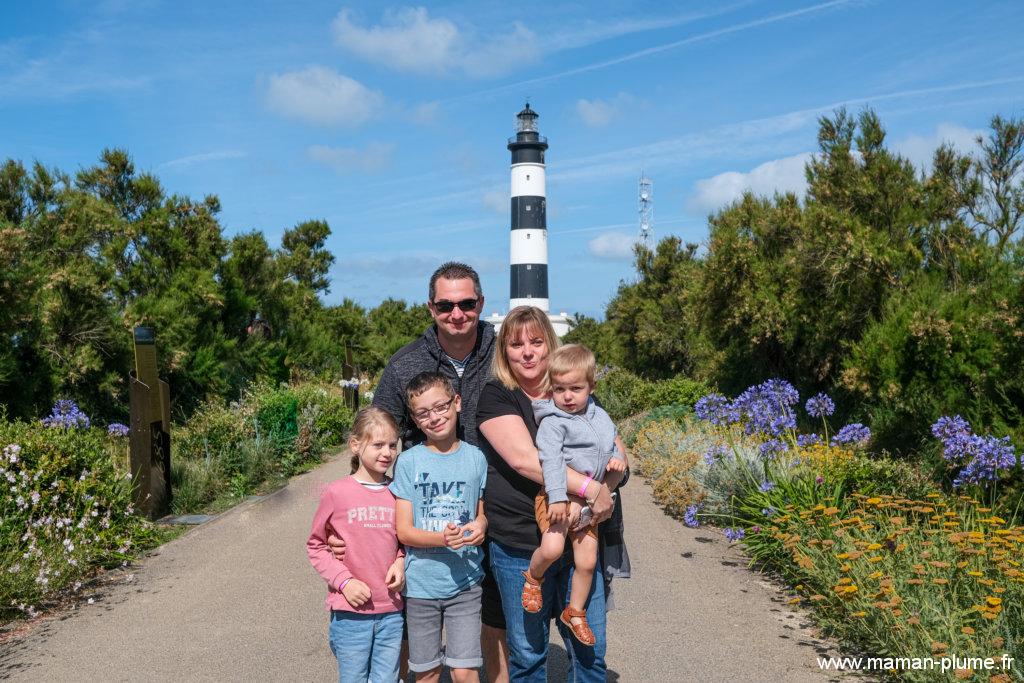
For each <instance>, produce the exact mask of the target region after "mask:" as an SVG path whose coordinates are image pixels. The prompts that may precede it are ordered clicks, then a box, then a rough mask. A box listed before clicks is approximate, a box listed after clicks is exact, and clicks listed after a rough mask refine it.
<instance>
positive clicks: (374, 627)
mask: <svg viewBox="0 0 1024 683" xmlns="http://www.w3.org/2000/svg"><path fill="white" fill-rule="evenodd" d="M402 621H403V620H402V613H401V612H387V613H385V614H359V613H356V612H345V611H341V610H333V611H332V612H331V622H330V624H331V625H330V629H329V631H328V643H329V644H330V646H331V652H333V653H334V656H335V657H336V658H337V660H338V681H340V683H366V682H367V681H369V682H370V683H394V681H397V680H398V664H399V662H398V659H399V653H400V651H401V648H402Z"/></svg>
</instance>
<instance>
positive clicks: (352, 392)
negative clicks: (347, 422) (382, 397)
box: [341, 344, 359, 413]
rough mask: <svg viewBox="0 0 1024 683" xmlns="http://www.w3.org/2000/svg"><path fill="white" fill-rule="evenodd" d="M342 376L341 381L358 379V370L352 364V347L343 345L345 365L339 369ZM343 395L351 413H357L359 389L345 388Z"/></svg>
mask: <svg viewBox="0 0 1024 683" xmlns="http://www.w3.org/2000/svg"><path fill="white" fill-rule="evenodd" d="M341 371H342V374H344V375H345V377H344V378H343V379H345V380H346V381H347V380H350V379H359V368H358V367H356V365H355V364H354V363H353V362H352V347H351V346H349V345H348V344H345V363H344V365H343V366H342V368H341ZM343 393H344V395H345V404H346V405H347V406H348V407H349V408H351V409H352V412H353V413H356V412H359V387H354V388H350V387H345V388H344V390H343Z"/></svg>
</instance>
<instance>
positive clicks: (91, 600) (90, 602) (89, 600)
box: [86, 598, 96, 605]
mask: <svg viewBox="0 0 1024 683" xmlns="http://www.w3.org/2000/svg"><path fill="white" fill-rule="evenodd" d="M86 602H87V603H89V604H90V605H91V604H92V603H94V602H96V601H95V600H93V599H92V598H89V599H88V600H86Z"/></svg>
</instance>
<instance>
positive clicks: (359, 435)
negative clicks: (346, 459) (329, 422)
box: [348, 406, 398, 474]
mask: <svg viewBox="0 0 1024 683" xmlns="http://www.w3.org/2000/svg"><path fill="white" fill-rule="evenodd" d="M377 428H387V429H390V430H391V431H392V432H393V433H394V434H395V437H396V438H397V437H398V423H396V422H395V418H394V417H392V416H391V413H389V412H388V411H386V410H384V409H382V408H378V407H376V406H367V407H366V408H363V409H362V410H360V411H359V412H358V413H356V417H355V419H354V420H353V421H352V431H350V432H349V433H348V447H349V450H351V451H352V474H355V472H356V470H358V469H359V454H358V453H356V452H355V448H353V446H354V445H355V443H357V442H361V441H367V440H368V439H371V438H373V430H374V429H377Z"/></svg>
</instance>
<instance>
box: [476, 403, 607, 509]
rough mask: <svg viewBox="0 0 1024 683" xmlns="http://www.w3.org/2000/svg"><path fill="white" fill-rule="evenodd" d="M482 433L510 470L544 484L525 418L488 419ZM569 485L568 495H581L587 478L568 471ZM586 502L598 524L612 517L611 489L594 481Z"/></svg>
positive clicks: (542, 472) (481, 426)
mask: <svg viewBox="0 0 1024 683" xmlns="http://www.w3.org/2000/svg"><path fill="white" fill-rule="evenodd" d="M479 427H480V433H481V434H483V436H484V438H485V439H487V443H489V444H491V447H493V448H494V450H495V452H497V454H498V455H500V456H501V459H502V460H504V461H505V462H506V463H508V466H509V467H511V468H512V469H514V470H515V471H516V472H518V473H519V474H521V475H522V476H524V477H526V478H527V479H529V480H530V481H535V482H537V483H538V484H543V483H544V471H543V470H542V469H541V466H540V456H539V455H538V454H537V447H536V446H535V445H534V444H533V439H532V438H530V430H528V429H527V428H526V423H525V422H523V418H521V417H519V416H518V415H499V416H497V417H492V418H489V419H488V420H485V421H484V422H481V423H480V424H479ZM566 481H567V484H568V489H569V492H570V493H571V494H573V495H578V494H579V491H580V487H582V486H583V483H584V482H586V481H587V477H586V476H584V475H582V474H580V473H579V472H576V471H575V470H572V469H567V470H566ZM583 497H584V498H586V499H587V503H589V504H590V507H591V508H592V509H593V510H594V516H595V518H597V519H598V521H604V520H605V519H607V518H608V517H610V516H611V514H612V506H613V505H614V501H612V497H611V492H610V491H608V487H607V486H604V485H603V484H602V483H601V482H599V481H593V480H591V481H590V483H589V484H587V489H586V491H585V492H584V496H583Z"/></svg>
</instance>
